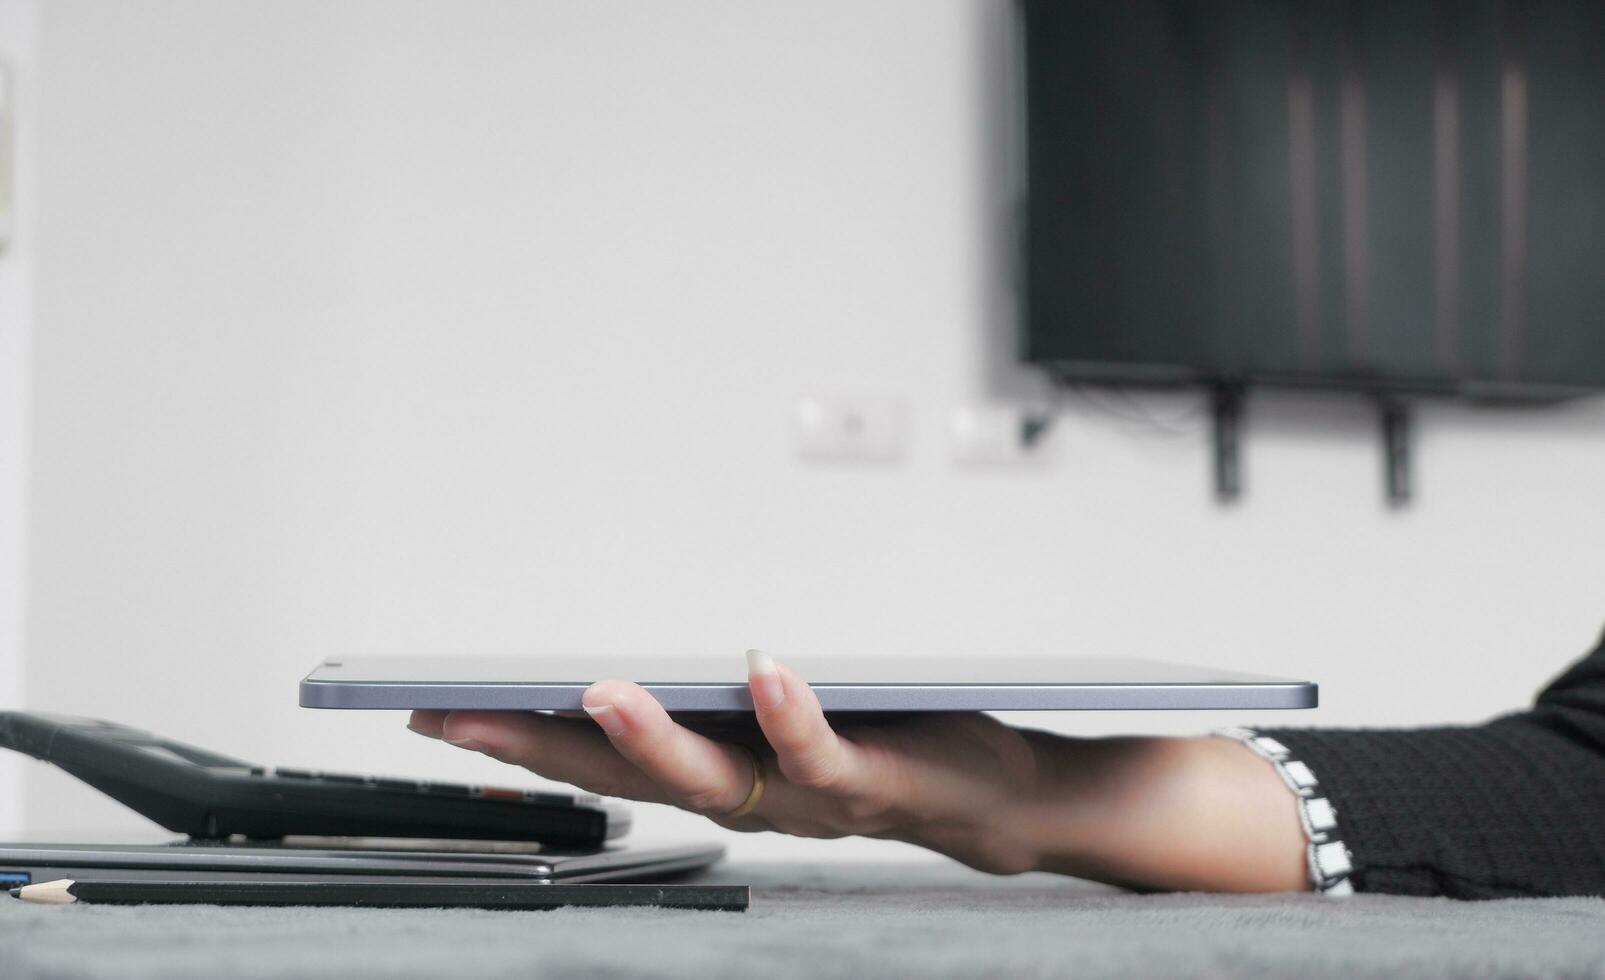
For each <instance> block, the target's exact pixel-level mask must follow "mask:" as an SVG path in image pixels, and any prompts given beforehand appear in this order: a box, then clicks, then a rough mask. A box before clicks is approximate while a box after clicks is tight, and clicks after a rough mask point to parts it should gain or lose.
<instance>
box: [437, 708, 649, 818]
mask: <svg viewBox="0 0 1605 980" xmlns="http://www.w3.org/2000/svg"><path fill="white" fill-rule="evenodd" d="M443 714H445V717H444V718H443V719H441V721H440V725H439V729H440V736H439V737H440V738H442V739H444V740H445V741H447V742H450V743H451V744H452V745H455V746H457V747H459V748H464V749H471V750H473V751H475V752H483V753H484V754H486V755H488V756H490V757H491V758H493V759H496V760H498V761H500V762H507V763H511V764H512V765H515V766H523V767H524V768H525V769H528V770H530V771H531V772H534V773H538V774H539V775H541V776H545V777H546V778H547V779H554V780H556V781H558V782H561V783H569V784H571V785H574V786H578V787H580V788H581V789H584V790H586V791H588V792H592V793H598V794H601V795H603V796H619V797H624V798H627V799H632V800H641V801H643V802H647V803H665V802H669V800H668V798H667V795H666V794H665V793H664V792H663V791H662V790H661V789H659V787H658V786H657V785H656V784H655V783H654V782H653V781H652V780H651V779H649V778H647V776H646V774H644V773H642V772H641V771H640V770H639V769H637V768H636V767H635V766H633V765H631V764H630V763H629V762H627V761H625V760H624V759H621V758H619V753H617V752H615V751H614V750H613V747H612V746H610V745H609V744H608V741H607V738H606V737H605V736H604V735H602V733H601V732H598V731H597V730H596V728H595V727H594V726H593V725H592V724H591V723H590V722H589V721H582V720H574V719H567V718H554V717H551V716H550V715H539V714H535V713H534V712H528V711H453V712H450V713H444V712H443ZM430 721H431V722H432V721H433V719H430ZM414 730H415V731H416V730H418V729H417V728H414Z"/></svg>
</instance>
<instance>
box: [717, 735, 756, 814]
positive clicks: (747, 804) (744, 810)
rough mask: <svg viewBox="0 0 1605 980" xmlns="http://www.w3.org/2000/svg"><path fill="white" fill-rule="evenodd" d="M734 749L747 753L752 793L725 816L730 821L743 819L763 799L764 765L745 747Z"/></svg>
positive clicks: (740, 746)
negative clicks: (750, 761)
mask: <svg viewBox="0 0 1605 980" xmlns="http://www.w3.org/2000/svg"><path fill="white" fill-rule="evenodd" d="M736 748H738V749H740V750H741V751H743V752H745V753H747V758H749V759H751V760H752V791H751V792H749V793H748V794H747V798H746V799H744V800H742V801H741V805H740V806H738V807H736V808H735V809H734V810H731V811H730V812H729V813H726V814H725V816H726V817H727V818H729V819H732V820H734V819H735V818H737V817H744V816H746V815H747V814H749V813H751V812H752V811H754V810H756V809H758V801H759V800H762V799H763V784H764V765H763V760H762V759H760V758H758V753H756V752H754V751H753V750H751V749H749V748H747V747H746V746H745V745H738V746H736Z"/></svg>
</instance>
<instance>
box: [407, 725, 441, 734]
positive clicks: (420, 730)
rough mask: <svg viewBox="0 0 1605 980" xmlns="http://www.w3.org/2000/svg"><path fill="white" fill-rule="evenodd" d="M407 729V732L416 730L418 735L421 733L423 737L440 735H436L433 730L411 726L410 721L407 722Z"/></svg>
mask: <svg viewBox="0 0 1605 980" xmlns="http://www.w3.org/2000/svg"><path fill="white" fill-rule="evenodd" d="M407 731H409V732H417V733H418V734H419V735H422V736H423V737H424V738H439V737H440V736H439V735H436V734H435V733H434V732H426V731H424V730H423V729H422V728H414V727H412V723H411V722H408V723H407Z"/></svg>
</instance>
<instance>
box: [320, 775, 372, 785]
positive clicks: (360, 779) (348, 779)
mask: <svg viewBox="0 0 1605 980" xmlns="http://www.w3.org/2000/svg"><path fill="white" fill-rule="evenodd" d="M317 778H319V779H321V780H323V781H324V782H326V783H355V784H356V785H358V786H364V785H366V784H367V782H368V780H367V777H365V776H348V775H346V774H345V773H339V772H322V773H318V776H317Z"/></svg>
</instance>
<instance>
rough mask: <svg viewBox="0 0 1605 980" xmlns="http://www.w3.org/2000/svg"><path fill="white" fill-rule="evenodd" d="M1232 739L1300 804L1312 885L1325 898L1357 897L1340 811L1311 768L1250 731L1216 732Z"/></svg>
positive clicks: (1351, 859)
mask: <svg viewBox="0 0 1605 980" xmlns="http://www.w3.org/2000/svg"><path fill="white" fill-rule="evenodd" d="M1215 734H1216V735H1219V736H1220V737H1222V738H1229V739H1233V740H1235V741H1238V742H1242V743H1243V744H1244V745H1246V746H1248V748H1249V750H1250V751H1252V752H1254V753H1255V754H1256V755H1258V756H1259V757H1261V758H1262V759H1265V760H1266V761H1267V762H1269V763H1270V764H1271V765H1272V766H1273V767H1274V768H1275V769H1276V772H1277V775H1279V776H1281V777H1282V782H1284V783H1286V784H1287V788H1288V789H1290V790H1292V791H1293V795H1294V797H1296V798H1297V800H1298V816H1299V823H1301V824H1303V825H1304V838H1305V840H1307V841H1308V842H1309V846H1308V849H1307V852H1306V854H1307V861H1308V864H1309V872H1310V883H1311V884H1312V885H1314V886H1315V890H1316V891H1317V892H1320V893H1321V894H1322V895H1329V896H1331V897H1333V898H1338V897H1341V896H1344V895H1353V894H1354V883H1353V882H1352V881H1350V880H1349V876H1350V875H1352V874H1353V873H1354V856H1353V855H1352V854H1350V853H1349V849H1348V848H1347V847H1345V846H1344V845H1343V841H1342V840H1341V839H1340V838H1339V837H1338V835H1337V833H1338V825H1337V810H1336V809H1335V808H1334V807H1333V806H1332V801H1331V800H1328V799H1327V798H1326V797H1325V796H1323V795H1322V794H1321V783H1320V781H1319V780H1318V779H1316V778H1315V773H1314V772H1313V771H1311V769H1310V767H1309V766H1307V765H1305V764H1304V763H1302V762H1300V761H1299V760H1297V759H1295V758H1293V754H1292V753H1291V752H1289V751H1288V748H1287V746H1285V745H1283V744H1282V743H1281V742H1278V741H1277V740H1276V739H1274V738H1271V737H1270V736H1269V735H1261V734H1260V733H1258V732H1256V731H1254V730H1253V729H1251V728H1222V729H1220V730H1219V731H1217V732H1215Z"/></svg>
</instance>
